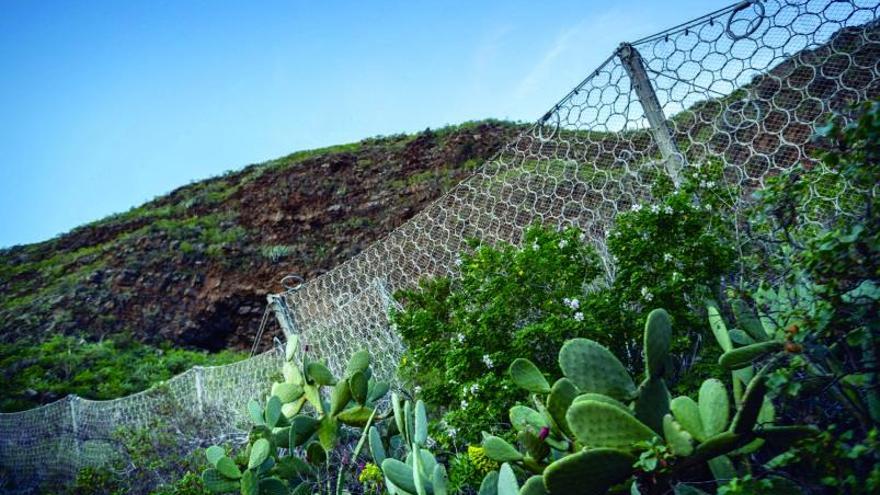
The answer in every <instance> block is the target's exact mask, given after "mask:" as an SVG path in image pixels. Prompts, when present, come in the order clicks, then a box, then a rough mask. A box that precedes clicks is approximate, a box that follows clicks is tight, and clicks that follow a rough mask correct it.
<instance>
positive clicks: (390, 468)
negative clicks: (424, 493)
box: [382, 457, 417, 494]
mask: <svg viewBox="0 0 880 495" xmlns="http://www.w3.org/2000/svg"><path fill="white" fill-rule="evenodd" d="M382 474H384V475H385V477H386V478H388V480H389V481H390V482H392V483H394V486H397V487H400V488H401V489H403V490H405V491H406V492H407V493H410V494H412V493H416V492H417V489H416V483H415V480H414V479H413V468H412V467H411V466H408V465H406V464H404V463H402V462H400V461H398V460H397V459H394V458H391V457H389V458H388V459H385V460H384V461H382Z"/></svg>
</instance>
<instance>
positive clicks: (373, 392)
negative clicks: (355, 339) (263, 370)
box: [202, 336, 388, 495]
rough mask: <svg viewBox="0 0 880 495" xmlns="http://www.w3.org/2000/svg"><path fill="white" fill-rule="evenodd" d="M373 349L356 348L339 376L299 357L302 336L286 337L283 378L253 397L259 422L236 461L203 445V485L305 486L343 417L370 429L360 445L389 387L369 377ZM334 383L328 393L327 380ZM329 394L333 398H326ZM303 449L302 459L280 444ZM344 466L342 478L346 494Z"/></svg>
mask: <svg viewBox="0 0 880 495" xmlns="http://www.w3.org/2000/svg"><path fill="white" fill-rule="evenodd" d="M369 367H370V355H369V353H368V352H366V351H359V352H357V353H355V354H354V355H353V356H352V357H351V359H350V362H349V364H348V367H347V368H346V374H345V376H343V377H342V378H339V379H337V378H336V377H334V376H333V374H332V373H331V372H330V370H329V369H327V367H326V366H324V364H323V363H321V362H319V361H310V360H308V359H305V358H302V357H301V352H300V350H299V346H298V341H297V338H296V336H293V337H291V338H290V340H288V342H287V346H286V349H285V362H284V364H283V366H282V369H281V374H282V376H283V381H281V382H276V383H273V384H272V386H271V389H270V390H271V391H270V394H269V396H268V397H267V398H266V399H265V401H264V402H260V401H256V400H251V401H250V402H249V403H248V415H249V417H250V419H251V422H252V423H253V424H254V426H253V428H252V429H251V432H250V435H249V443H248V445H247V447H246V449H245V450H244V455H243V456H241V457H240V458H239V457H236V459H235V460H233V459H232V458H231V457H229V456H227V455H226V452H225V450H224V449H223V448H221V447H218V446H213V447H210V448H208V449H207V450H206V451H205V455H206V457H207V459H208V464H209V465H210V466H211V467H210V468H208V469H206V470H205V471H204V472H203V473H202V479H203V481H204V483H205V487H206V488H207V489H208V490H209V491H211V492H214V493H226V492H232V491H235V492H240V493H242V494H248V495H276V494H277V495H282V494H288V493H297V494H298V493H306V492H308V491H309V490H310V489H311V488H310V487H311V484H310V483H304V482H305V481H306V480H307V479H308V478H310V477H311V476H313V475H314V474H315V473H314V469H313V468H312V467H311V466H310V465H322V464H323V463H324V462H325V461H326V459H327V458H328V452H329V451H331V450H332V449H333V448H334V447H335V446H336V444H337V442H338V441H339V438H340V437H341V436H342V431H341V430H340V424H345V425H349V426H355V427H362V428H364V431H363V434H362V436H361V439H360V441H359V442H358V446H357V447H356V449H355V452H359V451H360V449H361V448H362V447H363V445H364V444H365V443H366V438H367V437H366V436H367V432H368V428H369V426H370V424H371V423H372V421H373V419H374V418H375V415H376V407H375V403H376V401H378V400H380V399H381V398H382V397H383V396H384V395H385V394H386V393H387V392H388V384H385V383H381V382H375V381H373V380H372V379H370V378H369V377H370V376H371V373H370V369H369ZM330 386H332V387H333V388H332V390H331V391H330V392H329V394H328V393H325V392H324V390H323V389H324V387H330ZM328 395H329V401H328V400H327V399H328ZM281 448H283V449H289V450H290V451H291V452H293V451H294V449H301V451H302V452H304V453H305V457H304V459H301V458H299V457H297V456H295V455H285V456H279V455H278V449H281ZM344 474H345V469H340V471H339V477H338V479H337V483H336V492H337V494H341V493H342V489H343V486H344V483H343V476H344Z"/></svg>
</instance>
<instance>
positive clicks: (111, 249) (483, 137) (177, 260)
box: [0, 121, 520, 350]
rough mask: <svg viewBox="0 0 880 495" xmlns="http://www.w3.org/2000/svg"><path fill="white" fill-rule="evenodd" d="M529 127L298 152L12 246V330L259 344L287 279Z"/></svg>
mask: <svg viewBox="0 0 880 495" xmlns="http://www.w3.org/2000/svg"><path fill="white" fill-rule="evenodd" d="M519 130H520V127H519V126H516V125H513V124H509V123H503V122H497V121H484V122H477V123H470V124H465V125H461V126H457V127H450V128H445V129H441V130H437V131H431V130H426V131H424V132H421V133H419V134H415V135H398V136H391V137H381V138H373V139H366V140H364V141H361V142H359V143H354V144H350V145H342V146H335V147H331V148H326V149H322V150H315V151H305V152H299V153H294V154H292V155H290V156H286V157H283V158H280V159H277V160H273V161H271V162H267V163H263V164H257V165H251V166H249V167H246V168H245V169H243V170H240V171H236V172H231V173H228V174H226V175H224V176H222V177H216V178H212V179H208V180H204V181H199V182H194V183H192V184H190V185H187V186H184V187H181V188H179V189H177V190H175V191H172V192H171V193H169V194H167V195H165V196H161V197H158V198H156V199H155V200H153V201H150V202H149V203H146V204H144V205H142V206H139V207H137V208H134V209H132V210H130V211H128V212H126V213H122V214H118V215H114V216H111V217H108V218H105V219H103V220H100V221H97V222H94V223H92V224H89V225H85V226H82V227H79V228H76V229H74V230H73V231H71V232H68V233H66V234H63V235H60V236H58V237H56V238H54V239H51V240H49V241H46V242H41V243H37V244H31V245H26V246H16V247H13V248H10V249H6V250H2V251H0V340H2V341H4V342H12V341H18V340H20V339H28V340H31V339H32V340H35V341H38V340H42V339H43V338H45V337H47V336H49V335H52V334H56V333H61V334H73V335H83V336H86V337H87V338H92V339H99V338H101V337H105V336H107V335H112V334H120V333H128V334H131V335H132V336H133V337H134V338H135V339H137V340H140V341H144V342H159V341H171V342H173V343H175V344H177V345H183V346H192V347H199V348H203V349H208V350H219V349H226V348H232V349H247V348H250V346H251V344H252V342H253V339H254V337H255V334H256V331H257V329H258V327H259V323H260V319H261V316H262V313H263V310H264V308H265V304H266V295H267V294H270V293H273V292H278V291H280V290H281V289H282V287H281V285H280V284H279V281H280V279H281V277H282V276H284V275H286V274H290V273H295V274H300V275H302V276H303V277H305V278H306V280H308V279H311V278H313V277H316V276H318V275H320V274H322V273H324V272H325V271H327V270H329V269H331V268H333V267H334V266H335V265H337V264H339V263H341V262H343V261H345V260H347V259H349V258H351V257H352V256H354V255H356V254H357V253H358V252H360V251H361V250H362V249H364V248H365V247H366V246H367V245H368V244H369V243H371V242H373V241H375V240H376V239H379V238H381V237H382V236H384V235H385V234H387V233H388V232H389V231H390V230H392V229H394V228H395V227H397V226H398V225H400V224H401V223H403V222H405V221H406V220H407V219H409V218H410V217H412V216H413V215H414V214H415V213H417V212H418V211H419V210H421V209H422V208H424V207H425V206H426V205H428V204H429V203H430V202H431V201H433V200H434V199H435V198H437V197H438V196H440V195H441V194H443V193H444V192H445V191H447V190H448V189H449V188H450V187H452V186H453V185H455V184H456V183H457V182H458V181H460V180H461V179H462V178H464V177H465V176H467V175H468V174H469V173H470V172H471V171H472V170H473V169H474V168H475V167H477V166H479V165H480V164H481V163H482V162H483V161H485V160H486V159H487V158H489V157H491V156H492V155H493V154H495V153H496V152H497V151H498V150H499V149H500V148H501V147H502V146H503V144H504V143H505V142H507V141H508V140H510V139H511V138H512V137H513V136H514V135H515V134H516V133H517V132H519ZM275 329H276V327H274V326H273V327H271V330H272V331H270V332H267V335H266V337H265V338H266V339H267V340H270V339H271V336H272V334H273V332H274V330H275Z"/></svg>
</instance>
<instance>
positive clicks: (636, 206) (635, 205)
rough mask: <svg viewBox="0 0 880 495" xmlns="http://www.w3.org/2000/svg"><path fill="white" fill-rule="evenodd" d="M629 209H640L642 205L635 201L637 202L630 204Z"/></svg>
mask: <svg viewBox="0 0 880 495" xmlns="http://www.w3.org/2000/svg"><path fill="white" fill-rule="evenodd" d="M630 209H631V210H632V211H642V205H640V204H638V203H637V204H634V205H632V206H631V207H630Z"/></svg>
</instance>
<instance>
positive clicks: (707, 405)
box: [698, 378, 730, 437]
mask: <svg viewBox="0 0 880 495" xmlns="http://www.w3.org/2000/svg"><path fill="white" fill-rule="evenodd" d="M698 406H699V408H700V424H701V425H702V426H703V434H704V435H705V436H706V437H711V436H714V435H717V434H719V433H721V432H722V431H724V430H725V429H727V424H728V422H729V421H730V400H729V398H728V397H727V389H726V388H724V384H723V383H722V382H721V380H718V379H716V378H710V379H708V380H706V381H704V382H703V384H702V385H701V386H700V395H699V401H698Z"/></svg>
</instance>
